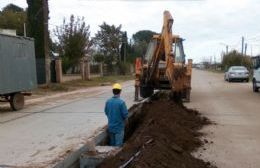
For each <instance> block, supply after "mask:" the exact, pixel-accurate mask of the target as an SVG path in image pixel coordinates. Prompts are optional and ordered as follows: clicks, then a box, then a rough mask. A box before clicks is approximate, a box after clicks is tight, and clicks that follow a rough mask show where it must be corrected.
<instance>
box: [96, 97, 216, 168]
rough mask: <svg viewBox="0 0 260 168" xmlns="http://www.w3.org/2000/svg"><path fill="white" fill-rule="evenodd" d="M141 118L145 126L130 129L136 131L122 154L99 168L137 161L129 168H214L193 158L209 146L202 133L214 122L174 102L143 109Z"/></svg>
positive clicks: (152, 103) (147, 106)
mask: <svg viewBox="0 0 260 168" xmlns="http://www.w3.org/2000/svg"><path fill="white" fill-rule="evenodd" d="M141 115H142V116H141V118H142V121H141V122H139V123H131V122H130V123H129V125H130V128H133V127H136V129H135V131H134V132H133V133H132V135H131V136H130V137H129V138H128V140H127V142H126V143H125V144H124V146H123V149H122V151H121V152H119V153H118V154H117V155H116V157H112V158H108V159H106V160H105V161H104V162H103V163H102V164H101V165H100V166H99V167H101V168H110V167H111V168H112V167H119V166H122V165H124V164H125V163H126V162H127V161H129V160H130V158H133V160H132V161H131V162H130V163H129V164H128V165H127V166H126V167H138V168H146V167H147V168H151V167H154V168H161V167H163V168H167V167H169V168H212V167H214V166H212V165H211V164H210V163H209V162H205V161H203V160H200V159H197V158H195V157H193V156H192V155H191V152H193V151H195V150H196V149H197V148H198V147H201V146H202V145H203V144H204V143H209V142H208V141H207V140H203V141H202V140H201V136H202V135H203V134H202V133H200V132H199V130H200V129H201V128H202V127H203V126H204V125H207V124H210V121H209V120H208V119H206V118H205V117H203V116H201V115H200V114H199V113H198V112H197V111H195V110H190V109H187V108H185V107H184V106H183V105H179V104H176V103H174V102H173V101H170V100H153V101H151V102H149V103H145V104H144V105H143V107H142V113H141ZM139 118H140V116H139ZM128 130H129V129H128ZM132 131H133V130H132ZM126 134H128V133H127V132H126ZM133 156H135V157H133Z"/></svg>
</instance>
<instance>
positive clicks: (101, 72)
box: [99, 63, 104, 77]
mask: <svg viewBox="0 0 260 168" xmlns="http://www.w3.org/2000/svg"><path fill="white" fill-rule="evenodd" d="M99 68H100V77H103V76H104V74H103V63H100V64H99Z"/></svg>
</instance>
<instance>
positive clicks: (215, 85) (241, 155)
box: [187, 70, 260, 168]
mask: <svg viewBox="0 0 260 168" xmlns="http://www.w3.org/2000/svg"><path fill="white" fill-rule="evenodd" d="M192 86H193V90H192V97H191V103H189V104H187V106H189V107H192V108H196V109H198V110H199V111H200V112H202V113H203V114H205V115H206V116H208V117H209V118H210V119H211V120H212V121H214V122H216V123H217V125H212V126H209V127H206V128H205V129H204V130H203V131H204V132H206V133H207V139H209V140H210V141H211V140H212V141H213V142H214V143H213V144H212V145H208V146H206V150H205V151H204V150H200V151H199V152H198V153H202V158H204V159H206V160H210V161H213V162H215V163H216V165H217V166H218V167H219V168H259V167H260V159H259V158H260V94H259V93H257V94H256V93H253V92H252V86H251V83H228V82H225V81H224V80H223V74H217V73H211V72H206V71H200V70H194V74H193V80H192ZM198 153H197V155H198Z"/></svg>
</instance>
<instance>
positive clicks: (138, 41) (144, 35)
mask: <svg viewBox="0 0 260 168" xmlns="http://www.w3.org/2000/svg"><path fill="white" fill-rule="evenodd" d="M155 34H157V33H156V32H153V31H150V30H140V31H138V32H136V33H135V34H134V35H133V37H132V38H133V40H134V44H133V46H132V49H131V53H132V54H131V57H132V59H134V58H136V57H142V56H144V55H145V53H146V50H147V47H148V44H149V42H150V41H151V39H152V37H153V35H155Z"/></svg>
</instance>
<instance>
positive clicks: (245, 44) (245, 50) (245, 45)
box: [245, 43, 247, 56]
mask: <svg viewBox="0 0 260 168" xmlns="http://www.w3.org/2000/svg"><path fill="white" fill-rule="evenodd" d="M246 51H247V43H246V44H245V56H246Z"/></svg>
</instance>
